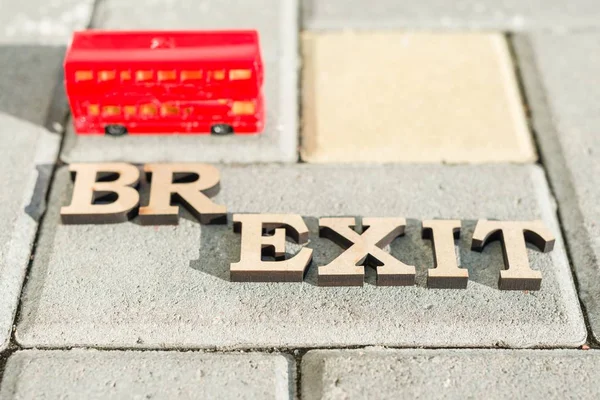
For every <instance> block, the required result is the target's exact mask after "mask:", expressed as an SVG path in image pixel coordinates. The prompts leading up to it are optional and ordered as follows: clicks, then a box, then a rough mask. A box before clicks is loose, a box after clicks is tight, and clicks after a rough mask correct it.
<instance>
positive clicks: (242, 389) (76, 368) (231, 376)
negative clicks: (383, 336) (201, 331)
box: [0, 350, 295, 400]
mask: <svg viewBox="0 0 600 400" xmlns="http://www.w3.org/2000/svg"><path fill="white" fill-rule="evenodd" d="M294 366H295V363H294V361H293V359H291V358H290V357H285V356H281V355H275V354H253V353H248V354H242V353H235V354H203V353H195V352H133V351H97V350H87V351H86V350H71V351H19V352H17V353H15V354H13V355H12V356H11V357H10V358H9V360H8V363H7V365H6V370H5V371H4V380H3V384H2V389H1V390H0V399H11V398H19V399H33V398H37V399H39V398H52V399H54V398H62V399H66V398H69V399H75V398H85V399H106V398H140V399H169V398H178V399H198V398H204V399H207V398H219V399H278V400H279V399H281V400H284V399H292V398H293V393H294V390H295V385H294Z"/></svg>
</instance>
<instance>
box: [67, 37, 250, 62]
mask: <svg viewBox="0 0 600 400" xmlns="http://www.w3.org/2000/svg"><path fill="white" fill-rule="evenodd" d="M258 60H260V52H259V43H258V33H257V32H256V31H252V30H237V31H105V30H86V31H79V32H75V33H74V35H73V40H72V42H71V45H70V47H69V49H68V51H67V55H66V58H65V64H67V63H70V62H83V63H94V62H102V63H106V62H115V63H119V62H129V63H131V62H138V61H139V62H157V63H161V62H165V61H167V62H169V61H174V62H177V61H179V62H185V61H193V62H208V63H213V62H225V63H227V62H256V61H258Z"/></svg>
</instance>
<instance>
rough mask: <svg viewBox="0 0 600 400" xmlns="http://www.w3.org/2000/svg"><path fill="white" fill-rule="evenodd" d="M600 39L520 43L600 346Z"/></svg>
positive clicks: (582, 290) (582, 37)
mask: <svg viewBox="0 0 600 400" xmlns="http://www.w3.org/2000/svg"><path fill="white" fill-rule="evenodd" d="M599 45H600V34H592V33H590V34H584V33H581V34H572V35H544V34H538V35H533V36H530V37H524V36H521V37H517V40H516V49H517V54H518V56H519V59H520V63H521V70H522V71H523V75H524V81H525V86H526V90H527V93H528V98H529V103H530V108H531V109H532V116H533V123H534V128H535V130H536V135H537V137H538V142H539V146H540V150H541V153H542V156H543V160H544V163H545V165H546V167H547V168H548V171H549V175H550V178H551V182H552V185H553V187H554V190H555V192H556V196H557V198H558V200H559V205H560V212H561V217H562V222H563V227H564V230H565V232H566V237H567V240H568V243H569V250H570V254H571V258H572V260H573V264H574V266H575V272H576V274H577V277H578V282H579V289H580V291H579V295H580V297H581V299H582V300H583V303H584V305H585V308H586V310H587V312H588V316H589V320H590V324H591V326H592V330H593V333H594V336H595V337H596V339H599V340H600V225H599V224H598V221H599V220H600V208H598V202H599V201H600V188H599V187H598V184H597V182H598V181H597V177H598V176H599V175H600V163H599V162H598V154H600V114H598V110H599V109H600V85H599V83H600V80H599V78H598V70H599V69H600V55H599V54H598V52H597V51H595V49H597V48H598V46H599Z"/></svg>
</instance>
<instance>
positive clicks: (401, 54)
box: [302, 32, 536, 163]
mask: <svg viewBox="0 0 600 400" xmlns="http://www.w3.org/2000/svg"><path fill="white" fill-rule="evenodd" d="M303 53H304V68H303V71H304V74H303V89H302V91H303V103H302V104H303V117H302V157H303V159H305V160H306V161H308V162H351V161H357V162H448V163H485V162H530V161H534V160H535V159H536V155H535V150H534V147H533V143H532V140H531V137H530V134H529V131H528V128H527V123H526V120H525V116H524V112H523V106H522V103H521V97H520V94H519V90H518V86H517V83H516V79H515V74H514V71H513V67H512V63H511V60H510V54H509V51H508V47H507V44H506V41H505V39H504V37H503V36H502V35H500V34H496V33H491V34H481V33H400V32H377V33H373V32H368V33H364V32H360V33H359V32H338V33H331V32H330V33H306V34H305V35H304V36H303Z"/></svg>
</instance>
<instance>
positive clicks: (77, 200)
mask: <svg viewBox="0 0 600 400" xmlns="http://www.w3.org/2000/svg"><path fill="white" fill-rule="evenodd" d="M69 171H71V175H74V184H73V197H72V199H71V204H70V205H69V206H67V207H62V208H61V209H60V217H61V221H62V222H63V224H109V223H117V222H126V221H127V220H128V218H129V216H130V214H131V213H132V212H133V211H135V208H136V207H137V206H138V205H139V201H140V196H139V194H138V192H137V190H136V189H135V188H134V186H136V185H137V184H138V182H139V178H140V171H139V170H138V168H137V167H136V166H134V165H131V164H125V163H108V164H71V165H70V166H69ZM114 175H118V178H117V179H116V180H112V181H102V179H106V178H108V177H113V176H114ZM99 180H100V181H99ZM115 195H116V200H114V201H112V202H110V203H108V204H105V203H104V202H103V204H94V202H97V201H101V200H104V201H106V202H108V201H110V200H113V197H114V196H115Z"/></svg>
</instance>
